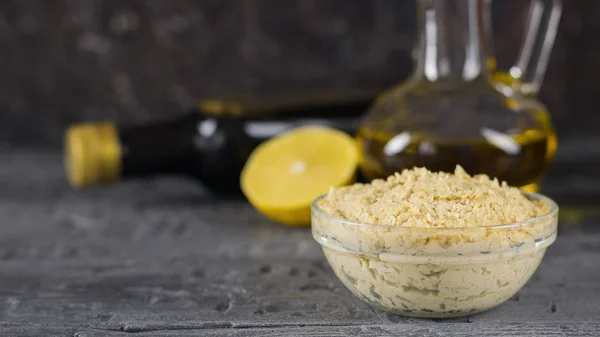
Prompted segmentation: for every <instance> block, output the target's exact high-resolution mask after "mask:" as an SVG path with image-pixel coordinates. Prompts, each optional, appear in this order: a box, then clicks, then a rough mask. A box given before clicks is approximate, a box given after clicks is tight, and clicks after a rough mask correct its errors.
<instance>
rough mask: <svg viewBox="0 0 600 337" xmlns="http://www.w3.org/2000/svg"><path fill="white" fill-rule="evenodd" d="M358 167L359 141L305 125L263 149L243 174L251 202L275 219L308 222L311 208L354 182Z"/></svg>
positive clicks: (265, 143) (256, 150)
mask: <svg viewBox="0 0 600 337" xmlns="http://www.w3.org/2000/svg"><path fill="white" fill-rule="evenodd" d="M357 165H358V150H357V148H356V143H355V142H354V140H353V139H352V138H351V137H350V136H348V135H347V134H345V133H343V132H341V131H338V130H334V129H330V128H326V127H317V126H310V127H301V128H297V129H295V130H293V131H290V132H287V133H285V134H282V135H280V136H278V137H275V138H273V139H271V140H268V141H266V142H264V143H262V144H261V145H259V146H258V147H257V148H256V149H255V150H254V151H253V152H252V154H251V155H250V157H249V158H248V161H247V162H246V165H245V167H244V169H243V170H242V176H241V179H240V180H241V187H242V191H243V193H244V195H245V196H246V198H248V201H250V203H251V204H252V205H253V206H254V207H255V208H256V209H258V210H259V211H260V212H261V213H263V214H264V215H266V216H267V217H269V218H271V219H272V220H274V221H276V222H279V223H282V224H285V225H290V226H307V225H309V224H310V204H311V203H312V201H313V200H314V199H315V198H316V197H318V196H319V195H321V194H324V193H327V191H328V190H329V188H331V187H332V186H333V187H337V186H343V185H346V184H349V183H352V182H353V181H354V179H355V173H356V168H357Z"/></svg>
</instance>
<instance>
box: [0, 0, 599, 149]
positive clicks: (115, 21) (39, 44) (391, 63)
mask: <svg viewBox="0 0 600 337" xmlns="http://www.w3.org/2000/svg"><path fill="white" fill-rule="evenodd" d="M565 2H566V4H565V10H564V15H563V20H562V22H561V27H560V31H559V33H558V37H557V42H556V46H555V49H554V53H553V55H552V58H551V61H550V69H549V71H548V74H547V76H546V82H545V84H544V87H543V91H542V94H541V97H542V100H543V101H544V102H545V103H546V104H547V105H548V106H549V108H550V110H551V112H552V115H553V117H554V120H555V123H556V125H557V127H558V130H559V133H560V135H561V137H567V138H568V137H572V136H576V135H577V136H579V135H594V134H595V133H597V132H596V128H597V127H598V125H600V117H599V116H598V113H597V111H596V110H597V106H598V104H599V103H600V85H598V77H599V76H600V67H599V66H600V57H599V56H600V44H598V42H597V37H598V36H600V35H599V33H600V2H595V1H565ZM526 6H527V2H526V1H520V0H503V1H498V0H496V1H495V3H494V5H493V8H494V28H495V44H496V51H497V54H498V57H499V60H500V64H501V65H503V66H507V65H508V64H510V62H511V61H512V59H513V58H514V56H515V54H516V52H517V50H518V47H519V44H520V41H521V35H522V30H523V21H524V18H525V14H526V10H525V9H526ZM0 13H1V15H0V144H1V143H4V144H5V143H19V144H31V145H35V144H54V145H57V144H59V142H60V137H61V134H62V132H63V130H64V127H65V126H66V125H68V124H69V123H72V122H76V121H83V120H99V119H112V120H117V121H119V122H124V123H134V122H139V121H146V120H151V119H154V118H164V117H168V116H170V115H175V114H177V113H181V112H182V111H183V109H184V108H186V107H189V106H191V105H193V104H194V102H195V101H197V99H199V98H202V97H254V98H258V99H265V100H268V99H272V98H273V97H278V96H279V95H286V96H292V97H296V98H297V99H304V98H311V97H314V96H320V97H328V96H340V95H342V96H343V95H345V94H348V95H354V93H356V92H372V91H373V90H378V89H381V88H385V87H387V86H389V85H391V84H393V83H394V82H397V81H399V80H402V79H403V78H405V77H406V76H407V75H408V74H409V73H410V70H411V68H412V61H411V51H412V46H413V42H414V35H415V32H414V31H415V18H414V2H413V1H401V0H327V1H321V0H319V1H317V0H228V1H223V0H221V1H217V0H203V1H193V0H179V1H162V0H149V1H142V0H128V1H106V0H54V1H50V0H4V1H2V2H0Z"/></svg>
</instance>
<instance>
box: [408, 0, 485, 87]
mask: <svg viewBox="0 0 600 337" xmlns="http://www.w3.org/2000/svg"><path fill="white" fill-rule="evenodd" d="M417 7H418V20H419V44H418V50H417V66H416V71H415V78H416V79H425V80H429V81H437V80H440V79H443V78H454V79H461V80H464V81H471V80H474V79H476V78H481V77H487V76H488V74H489V71H488V68H487V65H486V62H487V61H488V51H487V50H486V49H487V45H486V42H485V33H486V30H485V29H486V25H487V22H486V20H488V13H489V1H487V0H418V1H417Z"/></svg>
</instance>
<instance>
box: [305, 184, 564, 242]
mask: <svg viewBox="0 0 600 337" xmlns="http://www.w3.org/2000/svg"><path fill="white" fill-rule="evenodd" d="M521 193H522V194H523V195H525V197H527V198H528V199H529V200H541V201H544V202H546V203H547V204H548V205H549V206H550V210H549V211H548V212H547V213H545V214H543V215H540V216H537V217H534V218H530V219H527V220H523V221H518V222H512V223H506V224H497V225H488V226H478V227H404V226H394V225H386V224H376V223H366V222H358V221H352V220H348V219H344V218H342V217H339V216H335V215H332V214H329V213H327V212H325V211H324V210H323V209H321V207H320V206H319V202H320V201H321V200H322V199H324V198H325V197H327V195H329V193H325V194H322V195H320V196H318V197H317V198H316V199H315V200H313V202H312V203H311V206H310V208H311V211H312V212H313V213H316V214H317V215H319V216H320V217H325V218H328V219H329V220H330V221H335V222H337V223H338V224H340V225H350V226H356V227H359V228H360V227H363V228H368V229H371V230H373V229H376V228H386V229H396V230H405V231H410V230H414V231H419V232H422V231H436V232H437V231H469V230H473V231H475V230H482V229H512V228H519V227H521V226H525V225H528V224H531V223H535V222H538V221H544V220H546V219H549V218H555V217H557V214H558V205H557V204H556V202H555V201H554V200H552V199H550V198H549V197H547V196H545V195H543V194H540V193H532V192H526V191H523V190H521ZM313 221H314V216H313V217H311V222H313Z"/></svg>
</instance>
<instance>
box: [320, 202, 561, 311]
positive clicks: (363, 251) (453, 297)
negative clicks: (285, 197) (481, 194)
mask: <svg viewBox="0 0 600 337" xmlns="http://www.w3.org/2000/svg"><path fill="white" fill-rule="evenodd" d="M523 194H524V195H525V196H526V197H527V198H529V199H530V200H543V201H545V202H546V203H548V205H549V206H550V211H549V212H548V213H546V214H544V215H542V216H540V217H537V218H532V219H529V220H526V221H521V222H517V223H511V224H502V225H494V226H484V227H468V228H415V227H398V226H389V225H376V224H365V223H357V222H353V221H348V220H345V219H343V218H340V217H337V216H333V215H330V214H327V213H326V212H325V211H323V210H322V209H321V208H320V207H319V202H320V201H321V199H323V198H324V197H325V195H323V196H321V197H319V198H317V199H316V200H315V201H314V202H313V204H312V209H311V210H312V234H313V237H314V238H315V239H316V240H317V242H319V243H320V244H321V245H322V247H323V252H324V253H325V257H326V258H327V261H328V262H329V265H330V266H331V268H332V269H333V271H334V272H335V274H336V275H337V277H338V278H339V279H340V280H341V281H342V283H343V284H344V285H345V286H346V287H347V288H348V289H349V290H350V291H351V292H352V293H353V294H354V295H356V296H358V297H359V298H361V299H363V300H364V301H366V302H368V303H369V304H371V305H374V306H376V307H379V308H380V309H383V310H386V311H389V312H392V313H395V314H400V315H404V316H412V317H438V318H443V317H459V316H465V315H471V314H476V313H479V312H482V311H486V310H488V309H491V308H493V307H495V306H497V305H499V304H501V303H503V302H504V301H506V300H508V299H509V298H510V297H511V296H513V295H514V294H515V293H517V291H519V289H521V287H523V285H525V283H526V282H527V281H528V280H529V278H530V277H531V275H532V274H533V273H534V272H535V270H536V269H537V267H538V265H539V264H540V262H541V260H542V257H543V256H544V253H545V252H546V248H547V247H548V246H549V245H551V244H552V243H553V242H554V240H555V239H556V228H557V223H558V221H557V220H558V206H557V205H556V203H555V202H554V201H552V200H551V199H549V198H547V197H545V196H542V195H540V194H535V193H526V192H523Z"/></svg>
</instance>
